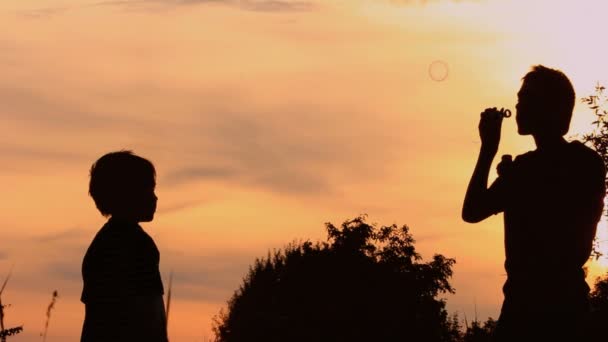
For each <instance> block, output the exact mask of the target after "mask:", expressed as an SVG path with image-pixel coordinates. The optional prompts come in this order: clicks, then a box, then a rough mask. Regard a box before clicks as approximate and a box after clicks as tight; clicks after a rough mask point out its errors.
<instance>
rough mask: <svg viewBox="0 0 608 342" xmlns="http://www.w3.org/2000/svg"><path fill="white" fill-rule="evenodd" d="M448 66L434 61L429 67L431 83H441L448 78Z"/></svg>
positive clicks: (442, 62)
mask: <svg viewBox="0 0 608 342" xmlns="http://www.w3.org/2000/svg"><path fill="white" fill-rule="evenodd" d="M448 73H449V69H448V64H447V63H446V62H444V61H440V60H436V61H433V62H432V63H431V65H429V76H430V77H431V79H432V80H433V81H437V82H441V81H443V80H445V79H446V78H448Z"/></svg>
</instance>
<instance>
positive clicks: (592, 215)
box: [462, 65, 606, 341]
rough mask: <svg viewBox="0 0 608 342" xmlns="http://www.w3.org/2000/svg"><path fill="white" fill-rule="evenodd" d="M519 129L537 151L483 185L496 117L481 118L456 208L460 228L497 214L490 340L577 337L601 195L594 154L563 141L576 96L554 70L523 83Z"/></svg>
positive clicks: (507, 162)
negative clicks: (499, 291) (494, 321)
mask: <svg viewBox="0 0 608 342" xmlns="http://www.w3.org/2000/svg"><path fill="white" fill-rule="evenodd" d="M517 95H518V103H517V107H516V108H517V115H516V120H517V128H518V132H519V134H521V135H532V137H533V138H534V141H535V143H536V147H537V148H536V150H534V151H530V152H527V153H525V154H522V155H519V156H517V158H515V160H513V161H511V158H510V156H504V157H503V161H502V162H501V163H500V164H499V165H498V174H499V177H498V178H497V179H496V180H495V181H494V183H493V184H492V185H491V186H490V187H489V188H488V186H487V184H488V173H489V170H490V166H491V164H492V160H493V159H494V156H495V155H496V153H497V151H498V145H499V141H500V130H501V123H502V118H503V116H502V113H501V112H499V111H498V110H496V108H488V109H486V110H485V111H484V112H483V113H481V120H480V123H479V134H480V136H481V140H482V144H481V151H480V153H479V158H478V161H477V165H476V167H475V170H474V172H473V176H472V177H471V181H470V183H469V187H468V189H467V194H466V196H465V200H464V205H463V209H462V217H463V219H464V220H465V221H467V222H479V221H482V220H484V219H486V218H487V217H489V216H491V215H493V214H497V213H499V212H504V232H505V240H504V243H505V254H506V261H505V269H506V271H507V281H506V282H505V284H504V287H503V292H504V302H503V305H502V310H501V313H500V317H499V320H498V325H497V330H496V340H497V341H581V340H583V339H584V336H585V334H586V330H587V329H586V327H585V325H586V324H587V320H588V315H589V304H588V294H589V287H588V286H587V283H586V282H585V272H584V270H583V265H584V264H585V262H586V261H587V260H588V259H589V257H590V254H591V251H592V245H593V238H594V236H595V232H596V229H597V224H598V222H599V219H600V217H601V215H602V211H603V206H604V202H603V199H604V196H605V195H606V187H605V176H606V169H605V166H604V162H603V160H602V158H601V157H600V156H599V155H598V154H597V153H596V152H595V151H593V150H591V149H590V148H588V147H586V146H585V145H583V144H582V143H581V142H579V141H573V142H567V141H566V140H565V139H564V137H563V136H564V135H565V134H566V133H567V132H568V128H569V126H570V119H571V117H572V110H573V108H574V101H575V94H574V89H573V87H572V84H571V83H570V80H568V78H567V77H566V75H564V74H563V73H562V72H561V71H558V70H554V69H549V68H546V67H543V66H540V65H539V66H536V67H534V68H533V69H532V71H530V72H529V73H528V74H527V75H526V76H525V77H524V78H523V84H522V87H521V90H520V91H519V93H518V94H517Z"/></svg>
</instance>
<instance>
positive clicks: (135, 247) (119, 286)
mask: <svg viewBox="0 0 608 342" xmlns="http://www.w3.org/2000/svg"><path fill="white" fill-rule="evenodd" d="M159 261H160V254H159V251H158V248H157V247H156V244H155V243H154V241H153V240H152V238H151V237H150V236H149V235H148V234H147V233H146V232H145V231H144V230H143V229H142V228H141V227H140V226H139V225H138V224H136V223H127V222H122V221H118V220H115V219H110V220H109V221H108V222H107V223H106V224H105V225H104V226H103V227H102V228H101V230H100V231H99V232H98V233H97V235H96V236H95V238H94V239H93V242H92V243H91V245H90V247H89V249H88V250H87V253H86V255H85V257H84V260H83V263H82V278H83V282H84V286H83V291H82V296H81V301H82V302H83V303H84V304H85V310H86V312H85V322H84V326H83V336H82V341H85V340H86V341H97V340H98V338H100V337H101V335H102V334H107V333H110V332H112V333H113V334H115V335H114V336H113V337H112V338H113V340H116V341H118V338H119V336H126V335H128V334H131V333H135V332H137V331H139V332H140V333H141V332H142V329H144V328H145V331H144V332H145V333H151V332H152V331H153V330H154V329H151V328H157V330H158V331H157V332H155V333H154V335H157V336H158V335H159V334H160V335H162V334H164V335H165V336H166V331H164V326H163V327H160V326H158V327H145V326H143V325H145V324H146V322H144V321H142V320H141V317H147V318H148V324H149V323H150V321H152V322H156V324H154V325H155V326H156V325H163V324H164V320H165V317H164V309H163V304H162V295H163V293H164V291H163V284H162V281H161V276H160V272H159ZM150 312H152V314H150ZM161 328H162V329H161ZM104 336H105V335H104ZM139 337H142V336H141V335H139ZM105 338H110V336H106V337H105ZM152 340H153V341H164V340H163V339H152ZM152 340H150V341H152Z"/></svg>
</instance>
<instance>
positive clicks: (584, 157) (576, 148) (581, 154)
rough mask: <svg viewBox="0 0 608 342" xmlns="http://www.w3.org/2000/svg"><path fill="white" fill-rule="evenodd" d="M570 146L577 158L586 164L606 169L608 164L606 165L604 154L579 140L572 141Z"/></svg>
mask: <svg viewBox="0 0 608 342" xmlns="http://www.w3.org/2000/svg"><path fill="white" fill-rule="evenodd" d="M569 146H570V147H571V150H572V151H573V154H574V155H575V158H577V159H579V162H580V163H581V164H586V165H588V166H589V167H593V168H597V169H601V170H605V168H606V166H605V165H604V160H603V159H602V156H600V155H599V153H597V151H595V150H594V149H592V148H590V147H589V146H587V145H585V144H583V143H582V142H580V141H578V140H575V141H572V142H570V144H569ZM604 172H605V171H604Z"/></svg>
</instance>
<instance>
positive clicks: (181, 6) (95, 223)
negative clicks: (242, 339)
mask: <svg viewBox="0 0 608 342" xmlns="http://www.w3.org/2000/svg"><path fill="white" fill-rule="evenodd" d="M602 6H603V7H602ZM607 7H608V5H603V4H602V2H601V1H578V2H573V1H561V2H560V1H550V0H542V1H541V0H537V1H523V0H522V1H507V0H495V1H483V0H479V1H464V0H463V1H441V0H436V1H434V0H428V1H415V0H410V1H407V0H402V1H391V0H349V1H338V0H324V1H322V2H321V1H316V0H310V1H307V0H301V1H288V0H285V1H264V0H249V1H243V0H241V1H237V0H232V1H231V0H224V1H213V2H208V1H204V0H199V1H196V0H193V1H179V0H143V1H141V0H140V1H129V0H127V1H105V2H104V1H100V0H92V1H88V0H86V1H85V0H78V1H77V0H64V1H60V0H19V1H17V0H14V1H2V2H1V3H0V75H2V76H1V77H0V127H1V128H2V130H1V132H2V134H1V135H0V154H1V156H2V160H3V163H2V167H1V168H0V185H1V186H2V190H3V191H2V193H3V194H4V196H2V197H1V198H0V208H2V209H3V214H2V215H0V237H2V240H3V241H4V242H5V243H4V244H3V247H2V248H1V249H0V275H1V274H4V273H6V272H8V270H9V269H10V266H11V265H12V264H14V265H15V266H14V273H13V278H12V279H11V281H10V283H9V284H8V287H7V290H6V291H5V294H4V296H3V300H4V301H5V302H8V303H11V304H13V306H12V307H11V308H10V309H8V312H7V318H6V321H7V323H8V324H9V325H16V324H25V332H24V333H23V334H21V335H19V336H18V337H16V338H14V339H12V340H14V341H16V342H18V341H38V340H39V333H40V332H41V331H42V329H43V326H44V321H45V311H46V305H47V304H48V302H49V301H50V299H51V293H52V291H53V290H55V289H57V290H58V291H59V294H60V298H59V301H58V303H57V306H56V309H55V311H54V312H53V316H52V318H51V325H50V331H49V338H48V339H47V340H48V341H49V342H51V341H76V340H77V339H78V337H79V333H80V328H81V324H82V319H83V317H84V313H83V305H82V304H81V303H80V302H79V296H80V290H81V279H80V263H81V260H82V256H83V255H84V252H85V251H86V248H87V246H88V244H89V242H90V241H91V239H92V237H93V236H94V234H95V233H96V231H97V229H99V227H101V225H102V224H103V222H104V220H103V218H102V217H101V216H100V215H99V214H98V213H97V211H96V210H95V207H94V205H93V202H92V200H91V199H90V198H88V197H87V193H86V191H87V188H86V187H87V181H88V179H87V177H88V175H87V172H88V168H89V167H90V164H91V163H92V162H93V161H94V160H95V159H96V158H98V157H99V156H101V155H102V154H103V153H105V152H108V151H111V150H117V149H121V148H129V149H133V150H134V151H135V152H136V153H138V154H141V155H142V156H144V157H147V158H149V159H151V160H152V161H153V162H154V163H155V164H156V167H157V170H158V176H159V178H158V195H159V197H160V202H159V212H158V214H157V216H156V219H155V221H154V222H152V223H149V224H145V225H144V228H145V229H146V230H147V231H148V232H149V233H150V235H152V236H153V238H154V239H155V241H156V243H157V245H158V247H159V249H160V251H161V271H162V273H163V276H164V277H165V279H167V277H168V274H169V272H170V271H171V270H173V272H174V274H175V278H174V288H173V291H174V292H173V296H174V297H173V299H174V302H173V304H172V310H171V318H170V320H171V322H170V335H171V338H172V341H178V342H180V341H202V339H203V337H204V336H207V337H211V332H210V326H211V317H212V316H213V315H214V314H216V313H217V312H218V311H219V309H220V308H221V307H222V306H223V304H224V303H225V301H226V300H227V299H228V298H229V296H230V295H231V294H232V292H233V291H234V290H235V289H236V288H237V287H238V285H239V283H240V281H241V279H242V277H243V276H244V275H245V272H246V270H247V267H248V265H250V264H251V263H252V262H253V260H254V259H255V258H256V257H259V256H264V255H266V253H267V251H268V250H269V249H272V248H280V247H283V246H284V245H285V244H287V243H289V242H291V241H293V240H294V239H306V238H310V239H324V238H325V234H324V228H323V223H324V222H326V221H332V222H334V223H340V222H342V221H343V220H345V219H347V218H352V217H355V216H356V215H358V214H360V213H367V214H369V218H370V220H371V221H373V222H377V223H378V224H392V223H397V224H408V225H409V226H410V227H411V229H412V232H413V234H414V237H415V238H416V239H417V241H418V242H417V244H416V246H417V248H418V249H419V251H420V252H421V253H422V255H423V256H424V257H431V256H432V254H433V253H442V254H444V255H446V256H448V257H453V258H455V259H456V260H457V264H456V266H455V269H454V271H455V276H454V278H453V282H452V283H453V285H454V286H455V288H456V290H457V294H456V295H455V296H450V297H449V298H448V308H449V310H450V312H455V311H458V312H460V313H461V316H462V315H463V314H466V315H467V317H468V318H469V319H471V318H472V317H473V315H474V310H475V305H476V307H477V313H478V316H479V318H480V319H485V317H487V316H493V317H495V318H496V317H497V313H498V310H499V307H500V303H501V300H502V295H501V292H500V288H501V286H502V282H503V281H504V271H503V268H502V262H503V250H502V224H501V222H502V218H501V217H500V216H496V217H493V218H491V219H489V220H487V221H485V222H483V223H480V224H477V225H469V224H465V223H463V222H461V220H460V206H461V203H462V198H463V195H464V191H465V189H466V185H467V182H468V178H469V176H470V173H471V172H472V168H473V166H474V163H475V158H476V155H477V149H478V148H479V139H478V137H477V131H476V127H477V120H478V116H479V112H481V111H482V110H483V109H484V108H485V107H489V106H498V107H503V106H505V107H510V108H512V109H513V108H514V104H515V100H516V93H517V90H518V88H519V85H520V79H521V77H522V76H523V75H524V74H525V73H526V72H527V71H528V70H529V68H530V66H531V65H533V64H538V63H542V64H545V65H547V66H551V67H557V68H560V69H562V70H563V71H564V72H565V73H566V74H567V75H569V76H570V78H571V79H572V81H573V83H574V86H575V88H576V90H577V95H578V96H579V97H582V96H586V95H588V94H590V92H591V91H592V89H593V86H594V85H595V84H596V82H597V81H603V82H605V81H606V80H607V75H608V64H607V63H606V62H605V57H604V56H605V54H604V47H603V46H602V45H601V44H602V33H603V29H604V28H603V25H602V22H603V19H604V18H603V16H602V15H603V13H606V9H607ZM434 60H443V61H445V62H446V63H447V64H448V65H449V69H450V72H449V76H448V78H447V79H446V80H444V81H442V82H436V81H433V80H431V79H430V77H429V75H428V66H429V65H430V64H431V62H433V61H434ZM591 119H592V117H591V116H590V114H589V112H588V111H586V109H585V107H584V105H581V104H578V105H577V107H576V111H575V116H574V122H573V125H572V130H571V132H572V133H580V132H584V131H586V130H588V129H589V128H590V127H591V126H590V124H589V123H590V122H591V121H592V120H591ZM531 148H533V145H532V141H531V140H530V139H529V138H526V137H519V136H517V135H516V129H515V123H514V120H507V121H505V126H504V128H503V142H502V145H501V151H499V153H510V154H519V153H522V152H525V151H526V150H529V149H531ZM605 230H606V229H603V230H602V231H605ZM601 270H602V268H601V267H600V266H599V265H597V264H595V265H594V266H593V271H594V272H595V274H597V273H599V272H601Z"/></svg>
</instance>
